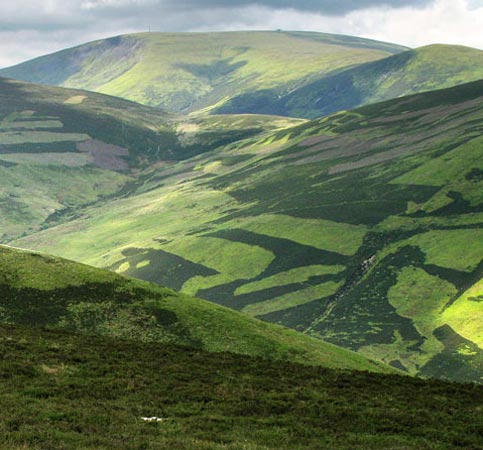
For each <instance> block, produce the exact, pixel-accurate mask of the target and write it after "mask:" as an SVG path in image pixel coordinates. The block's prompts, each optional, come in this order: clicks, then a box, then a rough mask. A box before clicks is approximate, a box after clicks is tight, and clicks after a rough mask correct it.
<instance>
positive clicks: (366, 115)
mask: <svg viewBox="0 0 483 450" xmlns="http://www.w3.org/2000/svg"><path fill="white" fill-rule="evenodd" d="M482 119H483V81H479V82H475V83H470V84H465V85H461V86H458V87H455V88H451V89H446V90H439V91H434V92H428V93H424V94H419V95H415V96H410V97H404V98H401V99H397V100H391V101H388V102H384V103H378V104H375V105H372V106H366V107H363V108H360V109H357V110H354V111H349V112H341V113H337V114H334V115H332V116H330V117H326V118H323V119H319V120H314V121H311V122H307V123H305V124H302V125H298V126H295V127H292V128H287V129H284V130H280V131H276V132H269V133H265V134H264V135H259V136H255V137H253V138H249V139H246V140H242V141H239V142H234V143H232V144H230V145H227V146H225V147H223V148H222V149H218V150H216V151H213V152H208V153H203V154H200V155H197V156H195V157H193V158H191V159H189V160H186V161H180V162H177V163H175V164H171V165H169V164H168V165H166V166H164V167H163V168H162V169H160V168H156V169H147V170H146V171H145V172H143V178H142V179H143V180H144V182H143V184H142V185H138V186H137V188H136V190H133V191H132V192H131V195H130V196H129V197H126V198H124V199H119V200H116V201H106V202H104V203H103V204H102V203H100V204H99V205H97V206H93V207H89V208H85V209H82V210H80V211H79V212H78V214H79V218H78V219H76V220H71V219H72V218H71V217H69V216H65V217H62V216H61V217H60V218H59V223H62V222H65V223H64V224H63V225H59V226H57V227H54V228H50V229H48V230H46V231H44V232H41V233H38V234H35V235H31V236H29V237H26V238H24V239H22V240H20V241H18V245H21V246H24V247H29V248H36V249H42V250H45V251H49V252H52V253H55V254H58V255H63V256H65V257H68V258H71V259H75V260H79V261H84V262H87V263H89V264H93V265H97V266H102V267H107V268H111V269H112V270H116V271H118V272H122V273H126V274H129V275H131V276H135V277H139V278H142V279H146V280H149V281H155V282H157V283H159V284H162V285H168V286H170V287H173V288H176V289H182V290H183V291H184V292H186V293H189V294H192V295H196V296H199V297H201V298H204V299H208V300H211V301H213V302H215V303H219V304H222V305H225V306H229V307H231V308H234V309H238V310H242V311H245V312H246V313H249V314H251V315H254V316H257V317H260V318H263V319H264V320H267V321H271V322H278V323H281V324H284V325H286V326H289V327H292V328H295V329H297V330H299V331H303V332H305V333H307V334H310V335H315V336H319V337H322V338H323V339H325V340H328V341H330V342H332V343H335V344H337V345H341V346H344V347H348V348H350V349H352V350H356V351H358V352H360V353H361V354H363V355H367V356H370V357H373V358H379V359H381V360H383V361H384V362H386V363H390V364H392V365H394V366H395V367H398V368H403V369H405V370H407V371H408V372H409V373H413V374H421V375H431V376H436V377H441V378H450V379H454V380H460V381H482V377H483V335H482V334H481V327H480V326H479V324H480V323H481V321H482V320H483V309H482V307H481V305H483V303H482V302H481V301H480V300H479V299H480V297H481V296H482V295H483V291H482V279H483V266H482V264H483V228H482V227H483V209H482V208H483V197H482V195H483V194H482V193H483V176H482V174H483V158H482V155H483V152H482V148H483V147H482V145H483V141H482V135H483V120H482Z"/></svg>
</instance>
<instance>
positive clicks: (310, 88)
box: [218, 45, 483, 118]
mask: <svg viewBox="0 0 483 450" xmlns="http://www.w3.org/2000/svg"><path fill="white" fill-rule="evenodd" d="M482 78H483V51H481V50H477V49H474V48H469V47H462V46H457V45H429V46H427V47H421V48H417V49H415V50H408V51H405V52H402V53H398V54H397V55H393V56H389V57H387V58H384V59H381V60H378V61H374V62H369V63H366V64H360V65H357V66H356V67H351V68H348V69H346V70H342V71H338V72H337V73H335V74H328V75H327V76H324V77H321V79H319V80H316V81H313V82H309V83H307V84H306V85H304V86H302V87H300V88H298V89H294V90H292V91H290V92H289V93H287V94H286V95H282V96H280V95H279V93H278V92H276V91H275V90H273V91H271V90H269V89H266V90H261V91H258V92H250V93H247V94H245V95H241V96H239V97H236V98H233V99H231V100H230V101H229V102H227V103H226V104H224V105H222V106H221V108H219V109H218V111H219V112H222V113H223V112H226V113H233V112H253V111H256V112H258V113H266V114H280V115H285V116H293V117H307V118H316V117H321V116H326V115H328V114H331V113H334V112H336V111H341V110H347V109H352V108H356V107H358V106H362V105H367V104H369V103H376V102H380V101H383V100H389V99H391V98H397V97H402V96H406V95H411V94H416V93H419V92H425V91H431V90H434V89H443V88H449V87H452V86H456V85H459V84H463V83H467V82H471V81H477V80H480V79H482Z"/></svg>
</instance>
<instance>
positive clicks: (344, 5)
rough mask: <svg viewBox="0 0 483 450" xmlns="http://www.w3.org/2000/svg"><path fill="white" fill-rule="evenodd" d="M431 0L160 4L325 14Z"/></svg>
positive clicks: (174, 0)
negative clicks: (251, 7)
mask: <svg viewBox="0 0 483 450" xmlns="http://www.w3.org/2000/svg"><path fill="white" fill-rule="evenodd" d="M430 3H433V0H237V1H236V2H232V1H228V0H168V1H164V2H163V1H161V2H160V4H164V5H170V6H172V7H175V8H178V9H180V8H183V7H200V8H209V7H213V8H223V9H227V8H235V7H241V6H255V5H256V6H264V7H267V8H273V9H295V10H299V11H307V12H312V13H319V14H327V15H342V14H346V13H348V12H351V11H356V10H361V9H365V8H370V7H383V6H386V7H393V8H400V7H404V6H416V7H418V6H420V7H423V6H426V5H428V4H430Z"/></svg>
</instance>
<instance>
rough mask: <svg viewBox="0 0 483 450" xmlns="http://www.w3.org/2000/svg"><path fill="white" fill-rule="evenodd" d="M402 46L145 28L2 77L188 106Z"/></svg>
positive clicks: (282, 86)
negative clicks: (162, 30)
mask: <svg viewBox="0 0 483 450" xmlns="http://www.w3.org/2000/svg"><path fill="white" fill-rule="evenodd" d="M403 50H406V48H405V47H401V46H398V45H391V44H386V43H382V42H377V41H371V40H367V39H360V38H355V37H348V36H338V35H330V34H321V33H301V32H285V31H283V32H282V31H280V32H275V31H272V32H269V31H256V32H253V31H249V32H226V33H142V34H134V35H126V36H118V37H114V38H111V39H105V40H101V41H96V42H92V43H89V44H85V45H81V46H79V47H76V48H73V49H68V50H64V51H61V52H57V53H54V54H51V55H47V56H44V57H41V58H37V59H35V60H33V61H28V62H26V63H23V64H20V65H18V66H15V67H12V68H8V69H4V70H1V71H0V75H1V76H5V77H9V78H15V79H19V80H24V81H30V82H34V83H43V84H50V85H59V86H64V87H72V88H80V89H87V90H91V91H96V92H102V93H104V94H110V95H115V96H118V97H123V98H126V99H128V100H133V101H136V102H138V103H142V104H146V105H151V106H158V107H161V108H163V109H166V110H168V111H173V112H186V111H195V110H200V109H204V108H213V107H215V106H220V105H222V104H223V103H225V102H226V101H227V100H229V99H230V98H232V97H236V96H239V95H242V94H244V93H250V92H256V91H259V90H262V89H273V90H274V91H275V92H277V93H278V94H283V93H287V92H289V91H291V90H293V89H294V88H296V87H299V86H301V85H303V84H305V83H307V82H309V81H311V80H316V79H319V78H320V77H321V76H322V75H325V74H329V73H332V72H335V71H338V70H341V69H343V68H347V67H351V66H354V65H357V64H362V63H366V62H369V61H374V60H378V59H381V58H384V57H386V56H389V55H393V54H395V53H398V52H401V51H403ZM243 112H245V111H243Z"/></svg>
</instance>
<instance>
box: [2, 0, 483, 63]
mask: <svg viewBox="0 0 483 450" xmlns="http://www.w3.org/2000/svg"><path fill="white" fill-rule="evenodd" d="M273 29H284V30H307V31H320V32H326V33H338V34H348V35H353V36H361V37H366V38H371V39H377V40H382V41H387V42H394V43H398V44H402V45H407V46H408V47H419V46H422V45H428V44H432V43H447V44H459V45H467V46H470V47H476V48H480V49H482V50H483V31H481V30H483V0H385V1H381V0H15V1H1V0H0V67H7V66H10V65H13V64H16V63H19V62H21V61H25V60H28V59H31V58H34V57H36V56H41V55H44V54H47V53H51V52H54V51H57V50H61V49H63V48H67V47H72V46H74V45H78V44H82V43H85V42H89V41H92V40H96V39H101V38H105V37H109V36H115V35H119V34H126V33H133V32H140V31H148V30H151V31H229V30H273Z"/></svg>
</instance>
